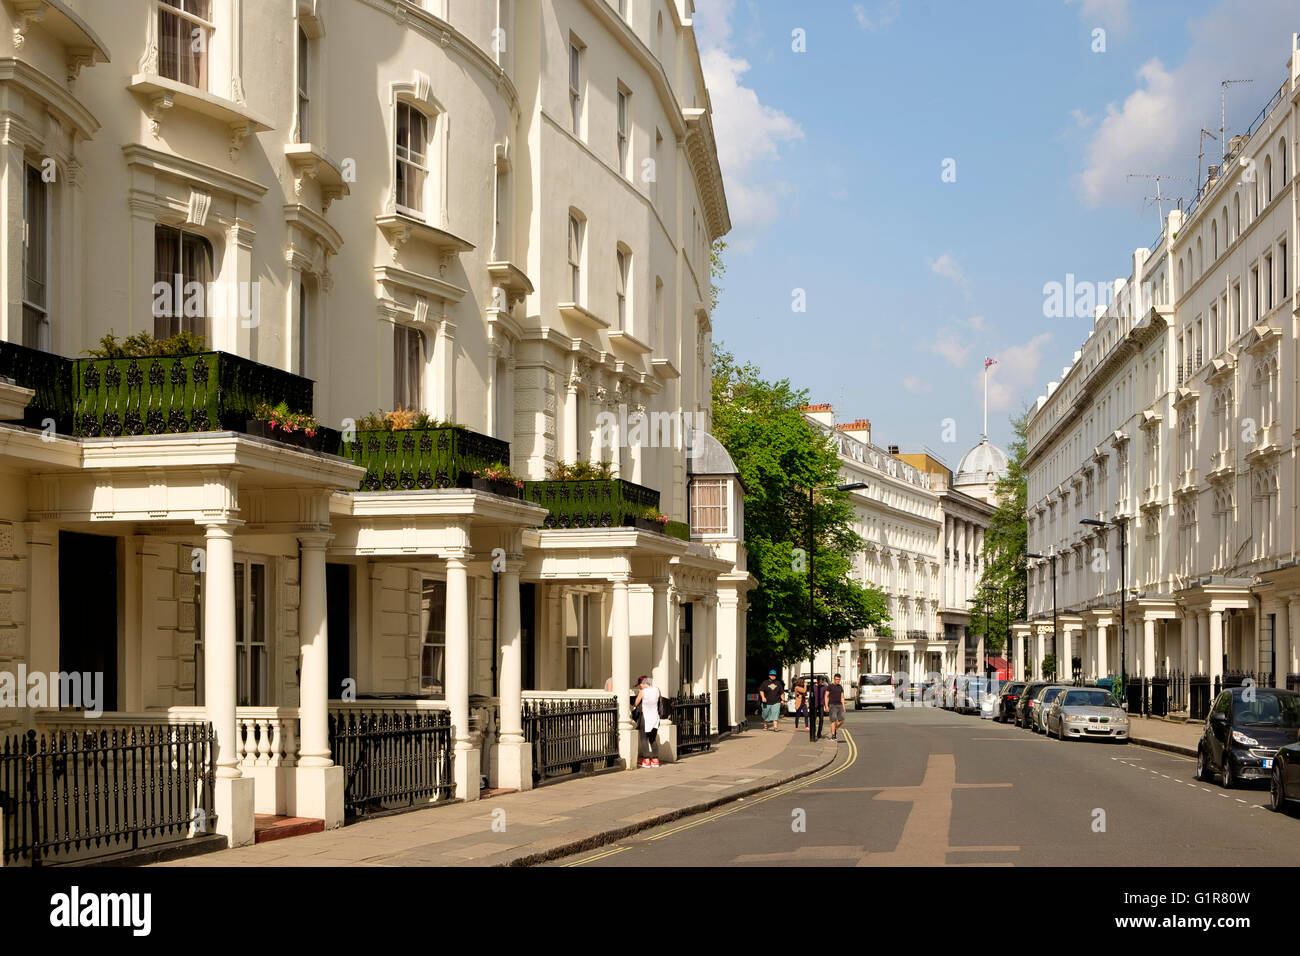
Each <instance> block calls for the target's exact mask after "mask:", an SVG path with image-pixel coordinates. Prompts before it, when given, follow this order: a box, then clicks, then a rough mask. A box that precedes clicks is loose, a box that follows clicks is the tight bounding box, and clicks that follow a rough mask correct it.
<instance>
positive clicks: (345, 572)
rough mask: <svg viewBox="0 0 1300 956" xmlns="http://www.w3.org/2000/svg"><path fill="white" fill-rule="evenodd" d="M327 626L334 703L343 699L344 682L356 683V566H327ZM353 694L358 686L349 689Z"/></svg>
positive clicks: (331, 692)
mask: <svg viewBox="0 0 1300 956" xmlns="http://www.w3.org/2000/svg"><path fill="white" fill-rule="evenodd" d="M325 626H326V627H327V628H328V629H329V682H330V700H338V699H340V697H342V695H343V691H344V687H345V685H344V683H343V682H344V681H345V680H348V679H349V678H351V679H352V680H353V681H354V682H355V680H356V676H357V675H356V670H355V668H353V666H352V659H353V656H354V654H353V643H354V641H355V637H354V635H353V633H352V566H351V565H348V564H327V565H325ZM346 686H347V687H350V688H351V689H352V691H353V692H355V691H356V690H357V689H358V688H357V687H356V684H355V683H353V684H349V685H346Z"/></svg>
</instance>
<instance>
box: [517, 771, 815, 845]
mask: <svg viewBox="0 0 1300 956" xmlns="http://www.w3.org/2000/svg"><path fill="white" fill-rule="evenodd" d="M839 756H840V751H839V750H838V749H836V750H832V751H831V752H830V756H829V757H828V758H827V759H826V761H825V762H824V763H821V764H818V765H817V766H815V767H809V768H807V769H805V770H801V771H799V772H798V773H792V774H790V775H788V776H785V777H781V778H780V779H777V780H772V781H769V782H768V783H764V784H761V785H759V786H757V787H750V788H749V789H747V790H739V791H737V792H736V793H730V794H726V795H725V796H721V797H716V798H715V799H713V800H708V801H705V802H704V803H695V804H691V805H690V806H688V807H678V808H677V809H676V810H671V811H669V812H668V813H661V814H659V815H658V816H656V817H651V818H650V819H647V820H642V821H640V822H638V823H632V824H628V825H627V826H624V827H618V828H617V829H613V830H604V831H601V832H599V833H593V834H592V835H591V836H587V837H583V838H582V839H580V840H573V841H571V842H569V843H565V844H563V845H561V846H557V847H551V848H550V849H547V850H540V851H538V852H536V853H530V854H528V855H527V856H520V857H516V858H514V859H513V860H505V861H502V862H501V863H496V864H494V865H495V866H536V865H538V864H539V863H549V862H550V861H551V860H555V859H559V858H560V857H564V856H572V855H573V854H575V853H585V852H586V851H587V850H594V849H596V847H600V846H605V845H607V844H609V843H616V842H618V841H619V840H622V839H624V838H625V837H629V836H632V835H633V834H636V833H640V832H641V831H643V830H650V829H653V828H654V827H659V826H663V825H664V824H665V823H672V822H673V821H674V820H680V819H681V818H682V817H689V816H694V815H695V814H697V813H705V812H707V811H709V810H712V809H714V808H715V807H720V806H723V805H724V804H728V803H735V802H736V801H737V800H743V799H745V798H746V797H752V796H753V795H754V794H756V793H762V792H764V791H765V790H774V789H776V788H777V787H781V786H784V785H785V784H787V783H791V782H792V781H795V780H798V779H800V778H801V777H807V776H810V775H811V774H814V773H817V772H818V771H819V770H825V769H826V768H827V767H829V766H830V765H831V764H833V763H834V762H835V761H836V759H837V758H838V757H839Z"/></svg>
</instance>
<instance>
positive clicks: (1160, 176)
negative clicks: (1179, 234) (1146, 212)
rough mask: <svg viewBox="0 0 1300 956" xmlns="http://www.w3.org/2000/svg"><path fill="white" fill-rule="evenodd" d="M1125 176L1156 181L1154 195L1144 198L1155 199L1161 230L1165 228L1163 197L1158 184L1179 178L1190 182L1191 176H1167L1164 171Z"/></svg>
mask: <svg viewBox="0 0 1300 956" xmlns="http://www.w3.org/2000/svg"><path fill="white" fill-rule="evenodd" d="M1127 178H1128V179H1154V180H1155V181H1156V194H1155V195H1154V196H1147V197H1145V198H1146V199H1148V200H1151V199H1154V200H1155V201H1156V208H1157V209H1158V210H1159V212H1160V228H1161V230H1162V231H1163V230H1164V228H1165V197H1164V195H1163V194H1162V193H1161V192H1160V184H1161V183H1162V182H1163V181H1165V180H1181V181H1182V182H1185V183H1190V182H1191V181H1192V177H1191V176H1169V175H1166V174H1165V173H1129V174H1128V177H1127Z"/></svg>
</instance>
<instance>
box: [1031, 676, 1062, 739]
mask: <svg viewBox="0 0 1300 956" xmlns="http://www.w3.org/2000/svg"><path fill="white" fill-rule="evenodd" d="M1063 690H1065V688H1064V687H1062V686H1061V685H1060V684H1048V685H1047V686H1046V687H1044V688H1043V689H1042V690H1040V691H1039V692H1038V696H1037V697H1035V698H1034V699H1033V701H1032V702H1031V704H1032V706H1031V707H1030V710H1029V729H1030V730H1032V731H1033V732H1034V733H1036V734H1045V733H1047V722H1046V721H1045V720H1043V717H1044V716H1045V715H1046V714H1047V709H1048V708H1049V707H1051V706H1052V702H1053V701H1054V700H1056V698H1057V697H1059V696H1060V695H1061V691H1063Z"/></svg>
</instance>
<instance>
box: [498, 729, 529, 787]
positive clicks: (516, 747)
mask: <svg viewBox="0 0 1300 956" xmlns="http://www.w3.org/2000/svg"><path fill="white" fill-rule="evenodd" d="M492 757H493V759H492V763H493V764H494V765H495V766H494V771H495V772H494V773H493V775H492V776H493V779H494V780H495V781H496V785H497V786H498V787H502V788H504V789H506V790H519V791H523V790H531V789H533V745H532V744H530V743H529V742H528V741H526V740H500V741H498V742H497V745H496V747H494V748H493V753H492Z"/></svg>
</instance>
